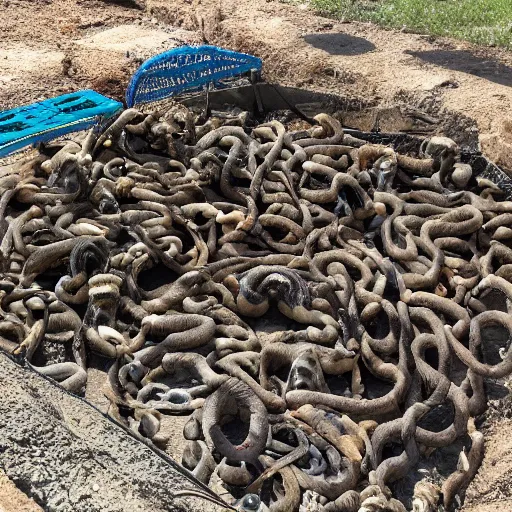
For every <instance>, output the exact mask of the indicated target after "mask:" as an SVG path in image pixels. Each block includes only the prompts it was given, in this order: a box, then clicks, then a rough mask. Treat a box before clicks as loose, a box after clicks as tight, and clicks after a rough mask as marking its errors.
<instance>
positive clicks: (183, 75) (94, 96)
mask: <svg viewBox="0 0 512 512" xmlns="http://www.w3.org/2000/svg"><path fill="white" fill-rule="evenodd" d="M260 72H261V59H258V58H257V57H254V56H252V55H247V54H244V53H238V52H233V51H229V50H225V49H223V48H217V47H215V46H209V45H203V46H182V47H179V48H175V49H173V50H170V51H168V52H164V53H161V54H159V55H156V56H154V57H152V58H150V59H148V60H147V61H146V62H144V63H143V64H142V65H141V66H140V68H139V69H138V70H137V71H136V72H135V74H134V75H133V77H132V79H131V81H130V84H129V86H128V89H127V92H126V105H127V106H128V107H133V106H134V105H137V104H142V103H150V102H153V101H159V100H163V99H165V98H170V97H175V96H178V95H180V94H184V93H192V92H198V91H201V90H203V89H206V90H208V88H209V87H210V86H211V85H213V86H214V87H217V88H222V87H226V86H228V85H229V84H228V83H227V81H229V80H232V79H234V78H238V77H241V76H243V75H247V74H250V76H251V80H254V79H256V78H257V77H259V74H260ZM122 108H123V104H122V103H120V102H118V101H115V100H113V99H111V98H107V97H106V96H103V95H102V94H99V93H98V92H96V91H92V90H85V91H78V92H76V93H71V94H64V95H62V96H57V97H56V98H51V99H48V100H45V101H41V102H39V103H33V104H31V105H26V106H22V107H17V108H13V109H11V110H6V111H3V112H0V158H2V157H5V156H7V155H9V154H10V153H13V152H15V151H18V150H20V149H23V148H24V147H26V146H29V145H31V144H36V143H39V142H46V141H48V140H51V139H54V138H57V137H60V136H62V135H66V134H68V133H71V132H76V131H80V130H85V129H88V128H91V127H92V126H94V125H95V124H97V123H98V122H101V121H102V120H107V119H109V118H111V117H113V116H115V115H116V114H117V113H118V112H119V111H120V110H122Z"/></svg>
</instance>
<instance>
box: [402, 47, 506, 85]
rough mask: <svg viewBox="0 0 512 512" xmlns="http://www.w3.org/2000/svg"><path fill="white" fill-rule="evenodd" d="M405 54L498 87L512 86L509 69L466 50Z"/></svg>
mask: <svg viewBox="0 0 512 512" xmlns="http://www.w3.org/2000/svg"><path fill="white" fill-rule="evenodd" d="M406 53H408V54H409V55H412V56H413V57H417V58H418V59H421V60H423V61H425V62H428V63H429V64H435V65H436V66H442V67H444V68H448V69H453V70H454V71H462V72H463V73H469V74H471V75H475V76H479V77H481V78H485V79H486V80H489V81H491V82H495V83H497V84H500V85H507V86H511V85H512V68H511V67H509V66H506V65H505V64H502V63H501V62H499V61H497V60H495V59H487V58H485V57H479V56H478V55H474V54H472V53H471V52H469V51H466V50H429V51H424V52H414V51H407V52H406Z"/></svg>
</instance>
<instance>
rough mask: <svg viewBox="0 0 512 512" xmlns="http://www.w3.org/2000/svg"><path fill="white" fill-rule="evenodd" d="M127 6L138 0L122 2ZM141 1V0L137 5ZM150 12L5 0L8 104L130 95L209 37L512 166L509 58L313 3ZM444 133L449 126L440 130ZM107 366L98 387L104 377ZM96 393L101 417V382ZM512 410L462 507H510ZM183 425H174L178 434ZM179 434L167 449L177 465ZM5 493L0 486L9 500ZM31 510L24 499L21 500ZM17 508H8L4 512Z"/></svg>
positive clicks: (159, 6)
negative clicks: (465, 140)
mask: <svg viewBox="0 0 512 512" xmlns="http://www.w3.org/2000/svg"><path fill="white" fill-rule="evenodd" d="M125 3H126V4H130V2H125ZM142 3H143V2H133V4H132V5H135V4H139V5H141V4H142ZM145 5H146V8H145V10H143V9H137V8H133V7H126V6H120V5H118V4H115V3H110V2H103V1H98V0H38V1H33V0H0V9H1V10H2V13H3V16H2V17H1V19H0V109H2V108H8V107H12V106H15V105H18V104H21V103H28V102H32V101H35V100H39V99H43V98H45V97H48V96H52V95H56V94H62V93H65V92H71V91H74V90H77V89H79V88H89V87H90V88H94V89H96V90H98V91H100V92H103V93H105V94H108V95H110V96H113V97H116V98H119V99H120V98H122V97H123V94H124V90H125V87H126V85H127V83H128V80H129V77H130V75H131V73H132V72H133V71H134V70H135V69H136V68H137V66H138V65H139V64H140V63H141V62H142V61H143V60H144V59H145V58H146V57H148V56H149V55H152V54H154V53H157V52H159V51H162V50H163V49H168V48H170V47H173V46H175V45H177V44H182V43H183V42H189V43H190V42H208V43H212V44H219V45H222V46H225V47H228V48H231V49H235V50H241V51H247V52H249V53H253V54H255V55H258V56H259V57H262V58H263V60H264V72H265V76H266V78H267V80H269V81H275V82H279V83H282V84H284V85H292V86H300V87H305V88H309V89H314V90H319V91H325V92H334V93H337V94H341V95H346V96H348V97H350V98H352V99H353V100H354V101H353V104H354V105H360V106H361V108H363V109H364V110H365V115H360V116H357V115H354V114H350V115H347V119H346V123H347V124H351V125H353V126H356V127H360V128H363V129H371V128H373V127H374V126H375V124H376V121H380V127H381V129H382V130H384V131H386V130H393V129H395V130H396V129H402V130H403V129H414V128H415V127H414V126H411V125H410V123H409V120H410V117H409V116H408V114H410V113H411V111H412V112H417V111H421V112H426V113H428V114H429V115H430V116H434V117H438V118H447V117H449V116H447V115H446V114H447V113H457V114H458V116H457V117H456V119H457V121H456V122H455V123H452V124H453V125H454V126H452V127H451V129H452V130H453V129H454V128H455V129H456V130H458V131H459V132H460V131H464V130H469V131H471V130H474V129H475V127H474V124H475V123H476V127H477V128H478V131H479V140H480V143H481V147H482V150H483V151H484V153H485V154H486V156H488V157H489V158H491V159H493V160H494V161H496V162H497V163H499V164H501V165H503V166H505V167H507V168H509V169H512V114H510V106H511V100H512V89H511V87H510V85H512V53H510V52H505V51H503V50H499V49H493V48H486V49H483V48H478V47H474V46H472V45H469V44H467V43H463V42H459V41H452V40H448V39H436V38H432V37H427V36H421V35H413V34H407V33H402V32H398V31H385V30H382V29H379V28H378V27H375V26H372V25H369V24H362V23H350V24H339V23H336V22H333V21H332V20H328V19H326V18H322V17H318V16H313V15H312V14H311V13H310V12H309V11H308V10H307V6H305V5H302V6H292V5H288V4H280V3H277V2H274V1H267V0H236V1H235V0H213V1H204V0H173V1H172V2H171V1H169V0H146V2H145ZM443 126H444V127H445V128H446V125H443ZM102 378H103V372H102V370H101V369H93V370H91V382H93V383H96V382H97V383H99V382H101V381H102ZM88 398H89V399H90V400H91V401H93V402H96V403H97V404H98V405H99V406H100V408H101V409H102V410H103V409H104V408H106V407H107V403H106V401H105V400H104V398H103V397H102V395H101V392H100V390H99V389H98V387H96V386H92V387H91V386H90V387H89V389H88ZM511 418H512V414H511V413H510V411H509V409H507V407H506V406H504V405H503V404H502V403H498V404H497V405H496V410H495V411H494V412H493V413H492V414H491V416H490V418H489V419H488V420H487V421H486V422H485V423H484V425H483V429H484V432H485V434H486V436H487V441H486V447H487V455H486V459H485V461H484V464H483V466H482V468H481V469H480V471H479V474H478V475H477V477H476V479H475V481H474V482H473V484H472V485H471V486H470V488H469V489H468V493H467V500H466V505H465V507H464V510H465V511H466V512H490V511H495V510H504V511H505V510H512V490H511V487H510V484H509V482H510V480H511V476H512V435H511V434H512V419H511ZM183 422H184V418H179V419H178V420H176V421H175V422H172V421H171V422H170V423H169V425H167V426H166V427H167V428H168V429H169V430H170V431H173V432H178V431H180V430H181V427H182V424H183ZM180 450H181V445H180V444H179V441H178V438H177V437H176V439H174V438H173V441H172V442H171V443H170V447H169V449H168V451H169V452H170V453H171V454H172V455H173V456H175V457H177V458H178V459H179V456H180ZM4 489H5V487H3V484H2V483H1V481H0V510H1V505H2V501H1V496H2V493H3V492H4ZM19 503H20V504H19V508H17V509H16V510H23V509H22V506H24V505H22V501H20V502H19ZM7 510H9V509H7Z"/></svg>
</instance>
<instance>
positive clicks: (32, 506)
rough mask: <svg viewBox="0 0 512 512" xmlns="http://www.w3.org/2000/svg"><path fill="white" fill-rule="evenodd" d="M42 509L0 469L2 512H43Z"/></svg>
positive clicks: (0, 510)
mask: <svg viewBox="0 0 512 512" xmlns="http://www.w3.org/2000/svg"><path fill="white" fill-rule="evenodd" d="M42 510H43V509H42V508H41V507H40V506H39V505H37V504H36V503H35V502H34V500H32V499H30V498H28V497H27V496H26V495H25V494H23V493H22V492H21V491H20V490H19V489H18V488H17V487H16V486H15V485H14V484H13V483H12V482H11V480H10V479H9V478H8V477H7V475H6V474H5V473H4V472H3V471H1V470H0V512H42Z"/></svg>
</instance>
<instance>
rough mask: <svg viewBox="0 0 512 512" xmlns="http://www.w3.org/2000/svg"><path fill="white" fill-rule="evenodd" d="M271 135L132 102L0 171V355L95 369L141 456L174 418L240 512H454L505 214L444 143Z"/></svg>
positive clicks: (506, 234) (497, 374)
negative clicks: (438, 453)
mask: <svg viewBox="0 0 512 512" xmlns="http://www.w3.org/2000/svg"><path fill="white" fill-rule="evenodd" d="M281 121H282V122H281ZM281 121H278V120H275V118H274V120H270V121H268V122H264V123H262V124H258V123H257V122H255V121H254V119H253V118H252V117H251V115H249V114H248V113H246V112H240V113H237V112H235V113H232V114H231V115H227V114H226V115H223V116H220V115H218V116H214V117H210V118H208V119H205V118H204V117H203V118H201V117H200V116H196V115H195V114H193V113H192V112H191V111H190V110H188V109H187V108H185V107H183V106H180V105H177V106H174V107H173V108H170V109H169V110H168V111H166V112H160V113H152V114H147V113H141V112H140V111H138V110H136V109H128V110H125V111H123V112H122V113H121V114H120V115H119V116H118V117H117V118H116V119H115V120H114V121H113V122H111V123H110V124H109V125H108V126H103V127H101V129H94V130H91V131H90V132H89V133H86V134H85V133H84V134H82V135H81V136H79V137H77V138H75V139H73V140H64V141H57V142H54V143H51V144H45V145H43V146H41V147H40V148H39V150H38V151H37V152H33V153H32V154H31V156H28V157H25V158H24V159H22V160H18V161H17V162H14V163H10V164H9V165H4V166H2V167H0V191H1V192H0V194H1V199H0V231H1V235H2V236H1V244H0V260H1V268H0V270H1V276H0V297H1V302H0V314H1V317H2V318H1V320H0V348H1V349H2V350H3V351H6V352H8V353H10V354H12V355H13V356H15V357H21V358H24V360H25V361H26V362H28V363H29V364H31V365H33V366H34V368H36V370H38V371H39V372H41V373H43V374H44V375H46V376H47V377H50V378H52V379H54V380H56V381H57V382H59V383H60V384H61V385H62V386H63V387H64V388H65V389H67V390H69V391H71V392H76V393H80V392H83V390H84V388H85V386H86V381H87V376H88V373H87V369H88V368H89V367H90V364H91V360H93V359H94V358H98V357H99V358H100V359H101V360H102V361H104V362H105V367H106V368H107V370H108V371H107V374H106V377H105V387H104V390H103V391H104V393H105V394H106V396H107V397H108V399H109V401H110V404H111V405H110V410H109V414H110V415H111V416H112V417H113V418H115V419H116V420H118V421H120V422H122V423H124V424H125V425H127V426H128V427H129V428H131V429H133V431H135V432H136V433H137V435H140V436H144V437H145V438H147V439H149V440H150V441H151V442H153V443H155V445H159V446H165V440H166V439H165V436H164V435H163V433H162V431H160V425H161V422H162V419H163V417H164V416H165V415H188V416H189V418H188V420H187V421H186V423H185V427H184V429H183V437H184V441H183V443H184V444H185V449H184V453H183V459H182V461H181V462H182V464H183V465H184V466H185V467H186V468H187V469H189V470H190V471H191V472H192V473H193V474H194V475H195V476H196V477H197V478H198V479H199V480H200V481H202V482H204V483H206V484H208V483H209V482H211V479H212V478H217V479H218V480H219V479H220V480H219V481H221V482H222V485H223V486H224V488H225V490H226V494H225V496H227V498H226V500H228V502H229V500H231V503H235V504H236V506H237V507H239V508H240V509H242V510H248V511H249V510H260V511H263V510H270V511H272V512H278V511H279V512H292V511H298V510H301V511H321V512H334V511H344V512H352V511H354V512H356V511H362V512H373V511H381V510H389V511H405V510H407V509H406V506H407V508H408V509H413V510H414V511H417V512H428V511H434V510H439V507H441V509H444V510H452V509H453V508H454V507H457V506H459V505H460V503H461V499H462V498H463V496H464V491H465V489H466V488H467V486H468V485H469V483H470V481H471V480H472V478H473V477H474V476H475V474H476V472H477V470H478V467H479V465H480V463H481V461H482V458H483V444H484V439H483V434H482V433H481V432H479V431H478V430H477V429H476V427H475V419H476V418H478V417H479V416H480V415H481V414H482V413H483V412H485V410H486V408H487V396H486V387H485V384H486V379H500V378H502V377H505V376H507V375H508V374H510V373H511V371H512V352H511V351H509V349H508V346H504V347H501V348H500V347H497V346H496V347H495V351H496V352H498V354H496V356H497V357H495V358H494V359H493V360H492V361H491V362H489V361H486V360H485V357H484V356H483V355H482V354H483V351H482V349H483V348H484V347H483V345H485V343H486V339H485V336H484V334H485V331H486V330H487V331H488V330H489V329H495V330H496V329H498V330H501V331H506V333H508V335H509V336H510V335H512V317H511V316H510V315H509V313H508V312H507V311H506V310H507V307H510V304H511V301H512V249H511V245H510V243H511V241H512V202H511V201H508V200H506V197H504V194H503V192H502V190H500V188H499V187H497V186H496V185H495V184H494V183H493V182H492V181H490V180H488V179H485V178H479V177H478V176H474V173H473V170H472V168H471V166H470V165H469V164H465V163H461V161H460V152H459V148H458V147H457V144H456V143H455V142H454V141H453V140H451V139H448V138H446V137H438V136H436V137H431V138H429V139H426V140H425V141H424V142H423V143H422V145H421V149H420V151H419V152H418V154H409V155H404V154H399V153H397V152H396V151H395V150H394V149H393V148H392V147H390V146H385V145H379V144H370V143H367V142H365V141H364V140H361V139H358V138H356V137H354V136H353V135H350V134H347V133H344V131H343V127H342V124H341V123H340V121H339V120H337V119H335V118H334V117H331V116H329V115H327V114H319V115H317V116H316V117H315V118H314V121H315V123H314V124H306V123H303V124H302V125H300V124H299V123H297V122H295V123H287V122H284V121H283V119H281ZM493 291H494V292H493ZM491 292H493V293H494V294H496V293H498V295H499V296H500V297H502V298H504V300H503V303H504V307H503V308H502V309H503V311H501V310H497V309H491V307H490V306H489V305H488V301H487V300H486V296H489V295H490V293H491ZM372 383H373V384H372ZM439 410H442V411H445V412H444V413H443V417H444V420H445V424H443V425H442V426H441V428H437V429H434V430H432V429H430V428H429V427H428V422H426V419H428V417H429V415H430V414H433V413H434V412H436V411H439ZM430 424H432V422H430ZM477 424H478V422H477ZM461 439H462V440H465V443H466V445H465V448H464V450H462V452H461V453H460V457H459V462H458V464H455V465H454V468H453V472H452V473H451V474H449V475H447V476H446V478H444V481H442V482H436V481H433V480H432V479H429V478H427V477H425V478H423V479H420V480H419V481H418V482H417V483H416V485H415V487H414V493H413V495H411V496H410V499H409V501H408V502H406V503H403V502H401V501H400V500H398V499H397V498H396V496H395V497H393V493H392V491H391V490H390V489H393V486H394V485H396V483H397V482H399V481H400V480H401V479H403V478H404V477H406V476H408V475H409V474H410V473H411V472H414V470H415V468H416V467H417V465H418V463H419V461H420V459H424V458H428V457H430V456H432V453H434V452H435V450H439V449H442V448H443V447H447V446H450V445H452V444H453V443H455V442H456V441H457V440H461ZM390 446H393V447H394V449H393V450H390V449H389V447H390ZM461 446H462V445H461Z"/></svg>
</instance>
